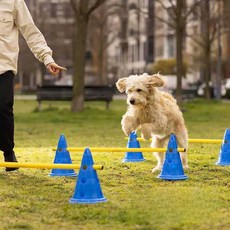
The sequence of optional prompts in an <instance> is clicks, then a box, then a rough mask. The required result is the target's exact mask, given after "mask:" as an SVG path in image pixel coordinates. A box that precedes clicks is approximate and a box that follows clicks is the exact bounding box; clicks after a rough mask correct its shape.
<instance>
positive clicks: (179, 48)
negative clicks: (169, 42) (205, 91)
mask: <svg viewBox="0 0 230 230" xmlns="http://www.w3.org/2000/svg"><path fill="white" fill-rule="evenodd" d="M176 7H177V15H176V20H177V23H176V27H177V28H176V72H177V89H176V99H177V103H178V105H179V106H180V107H181V105H182V77H183V69H184V68H183V36H184V30H185V24H184V22H183V16H182V12H183V10H184V3H183V0H177V6H176Z"/></svg>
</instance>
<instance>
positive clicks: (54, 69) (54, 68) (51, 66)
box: [47, 63, 67, 75]
mask: <svg viewBox="0 0 230 230" xmlns="http://www.w3.org/2000/svg"><path fill="white" fill-rule="evenodd" d="M47 69H48V71H49V72H50V73H51V74H53V75H57V74H58V73H59V72H60V70H67V69H66V68H64V67H62V66H59V65H57V64H56V63H50V64H48V65H47Z"/></svg>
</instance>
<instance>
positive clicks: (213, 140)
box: [125, 137, 223, 144]
mask: <svg viewBox="0 0 230 230" xmlns="http://www.w3.org/2000/svg"><path fill="white" fill-rule="evenodd" d="M125 139H126V140H128V139H129V138H128V137H126V138H125ZM136 140H137V141H144V142H148V141H152V138H150V139H148V140H145V139H143V138H141V137H137V138H136ZM188 142H189V143H207V144H221V143H222V142H223V140H221V139H188Z"/></svg>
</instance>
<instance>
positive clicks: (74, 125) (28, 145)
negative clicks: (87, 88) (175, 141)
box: [0, 100, 230, 230]
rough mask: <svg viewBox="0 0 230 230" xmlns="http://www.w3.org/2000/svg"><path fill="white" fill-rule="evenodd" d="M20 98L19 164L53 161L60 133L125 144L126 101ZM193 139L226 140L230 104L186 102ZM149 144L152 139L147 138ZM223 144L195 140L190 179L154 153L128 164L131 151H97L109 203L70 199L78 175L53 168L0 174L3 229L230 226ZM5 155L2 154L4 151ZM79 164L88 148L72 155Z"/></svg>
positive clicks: (70, 138)
mask: <svg viewBox="0 0 230 230" xmlns="http://www.w3.org/2000/svg"><path fill="white" fill-rule="evenodd" d="M49 104H50V103H48V102H47V103H43V110H42V111H41V112H37V111H36V106H37V104H36V102H35V101H15V121H16V124H15V150H16V153H17V156H18V160H19V161H20V162H30V163H52V162H53V159H54V155H55V153H54V152H52V147H55V146H57V142H58V139H59V137H60V135H61V134H64V135H65V137H66V140H67V143H68V146H70V147H73V146H76V147H77V146H78V147H82V146H84V147H93V146H94V147H126V140H125V139H124V134H123V132H122V130H121V126H120V120H121V116H122V115H123V114H124V112H125V110H126V104H125V101H113V102H112V104H111V108H110V109H109V110H105V105H104V103H100V102H94V103H92V102H87V103H86V104H85V105H86V108H85V110H84V111H83V112H80V113H76V114H73V113H71V112H70V111H69V103H68V102H55V103H54V102H52V107H50V106H49ZM184 108H185V112H184V116H185V120H186V124H187V127H188V130H189V136H190V138H217V139H222V138H223V135H224V132H225V129H226V128H228V127H230V116H229V114H230V103H227V102H222V103H219V102H207V101H203V100H196V101H193V102H189V103H186V104H185V105H184ZM141 145H142V146H143V147H148V146H149V143H141ZM219 150H220V145H218V144H215V145H213V144H190V146H189V150H188V154H189V165H190V169H188V170H186V171H185V173H186V175H187V176H188V177H189V179H188V180H185V181H176V182H175V181H163V180H160V179H158V178H156V177H157V175H158V174H159V173H154V174H152V173H151V169H152V168H153V167H154V165H155V164H156V160H155V158H154V157H153V156H152V154H151V153H144V156H145V158H146V161H145V162H142V163H122V162H121V160H122V158H123V157H124V153H92V154H93V158H94V162H95V164H102V165H104V167H105V169H104V170H102V171H98V176H99V179H100V183H101V187H102V191H103V194H104V196H105V197H106V198H107V199H108V202H106V203H101V204H94V205H79V204H77V205H71V204H69V203H68V201H69V198H70V197H72V195H73V192H74V189H75V185H76V179H74V178H67V177H65V178H62V177H49V176H48V174H49V173H50V170H37V169H20V170H19V172H11V173H6V172H4V169H2V170H1V172H0V178H1V180H0V193H1V196H0V206H1V211H0V220H1V225H0V229H39V230H40V229H41V230H43V229H50V230H52V229H55V230H56V229H58V230H59V229H63V230H66V229H68V230H72V229H77V230H78V229H86V230H88V229H95V230H97V229H106V230H107V229H109V230H110V229H114V230H115V229H116V230H120V229H146V230H147V229H151V230H154V229H164V230H165V229H166V230H167V229H185V230H187V229H202V230H203V229H207V230H210V229H221V230H222V229H226V230H227V229H230V179H229V178H230V167H220V166H216V165H215V162H216V161H217V159H218V155H219ZM0 157H1V160H3V157H2V155H1V156H0ZM71 157H72V160H73V162H74V163H77V164H79V163H80V161H81V157H82V153H72V154H71Z"/></svg>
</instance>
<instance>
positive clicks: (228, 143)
mask: <svg viewBox="0 0 230 230" xmlns="http://www.w3.org/2000/svg"><path fill="white" fill-rule="evenodd" d="M216 165H221V166H228V165H230V129H226V130H225V134H224V138H223V142H222V145H221V148H220V154H219V159H218V161H217V162H216Z"/></svg>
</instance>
